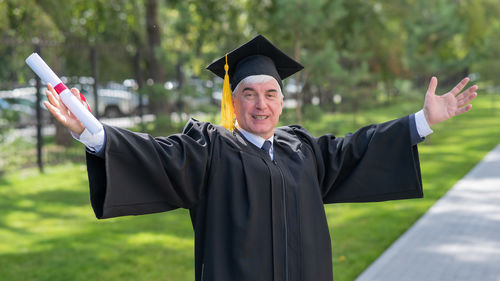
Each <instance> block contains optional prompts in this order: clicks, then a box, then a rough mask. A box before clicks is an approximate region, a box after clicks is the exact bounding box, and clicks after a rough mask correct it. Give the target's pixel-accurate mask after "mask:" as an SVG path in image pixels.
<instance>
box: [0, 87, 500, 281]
mask: <svg viewBox="0 0 500 281" xmlns="http://www.w3.org/2000/svg"><path fill="white" fill-rule="evenodd" d="M419 106H421V105H420V104H413V103H412V104H410V103H408V104H404V105H394V106H392V107H388V108H387V107H386V108H380V109H376V110H370V111H369V112H365V113H363V115H361V114H360V115H359V116H357V117H356V123H354V122H353V119H354V118H353V116H352V115H351V114H328V115H324V116H323V117H322V120H319V121H314V122H305V123H304V124H303V125H304V127H306V128H308V129H309V130H310V131H311V132H312V133H313V134H315V135H319V134H324V133H336V134H337V135H343V134H345V133H346V132H349V131H354V130H355V129H356V128H359V127H360V126H362V125H364V124H369V123H376V122H383V121H386V120H390V119H394V118H397V117H400V116H403V115H406V114H410V113H413V112H415V111H417V110H418V109H419ZM492 112H493V111H492V109H491V105H490V103H489V98H488V97H482V96H480V97H479V98H478V99H477V101H476V102H474V108H473V110H472V111H471V112H470V113H468V114H467V115H464V116H460V117H457V118H455V119H454V120H451V121H449V122H446V123H444V124H442V125H438V126H436V128H435V133H434V134H432V135H431V137H429V138H428V139H427V141H426V142H425V143H423V144H420V145H419V151H420V160H421V168H422V176H423V184H424V192H425V198H424V199H416V200H403V201H395V202H385V203H366V204H335V205H328V206H325V211H326V214H327V217H328V221H329V224H330V231H331V236H332V243H333V261H334V275H335V280H336V281H348V280H353V279H354V278H355V277H356V276H357V275H358V274H359V273H361V272H362V270H363V269H365V268H366V267H367V266H368V265H369V264H370V263H371V262H372V261H373V260H374V259H375V258H377V257H378V256H379V255H380V254H381V253H382V252H383V250H384V249H386V248H387V247H388V246H389V245H390V244H391V243H392V242H393V241H394V240H395V239H397V238H398V237H399V236H400V235H401V234H402V233H403V232H404V231H405V230H406V229H408V227H410V226H411V225H412V224H413V223H414V222H415V221H416V220H417V219H418V218H419V217H420V216H421V215H422V214H423V213H424V212H425V211H426V210H427V209H428V208H429V207H430V206H432V204H433V203H434V202H435V201H436V200H437V199H439V198H440V197H441V196H442V195H443V194H444V193H446V191H447V190H448V189H449V188H450V187H451V186H452V185H453V184H454V183H455V182H456V181H457V180H458V179H460V178H461V177H463V176H464V175H465V174H466V173H467V172H468V171H469V170H470V169H471V168H472V167H473V166H474V165H475V164H476V163H477V162H478V161H479V160H480V159H481V158H482V157H483V156H484V155H485V153H487V152H488V151H489V150H491V149H492V148H493V147H494V146H495V145H496V144H497V143H498V142H500V130H498V128H499V125H500V116H495V115H493V114H492ZM499 112H500V111H499ZM256 246H258V245H256ZM193 247H194V242H193V230H192V225H191V222H190V219H189V215H188V212H187V211H186V210H175V211H172V212H169V213H163V214H154V215H147V216H137V217H124V218H116V219H109V220H101V221H99V220H97V219H96V218H95V216H94V214H93V212H92V209H91V207H90V203H89V192H88V180H87V175H86V169H85V166H84V165H65V166H57V167H48V168H46V172H45V174H39V173H38V172H37V171H36V170H34V169H33V170H23V171H19V172H17V173H15V174H10V175H8V176H7V177H4V178H0V280H14V281H15V280H19V281H20V280H23V281H25V280H148V281H149V280H181V281H182V280H194V255H193V253H194V249H193Z"/></svg>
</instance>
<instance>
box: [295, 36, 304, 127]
mask: <svg viewBox="0 0 500 281" xmlns="http://www.w3.org/2000/svg"><path fill="white" fill-rule="evenodd" d="M299 41H300V40H299V35H298V34H297V33H295V36H294V42H293V45H294V54H293V58H294V59H295V60H296V61H299V56H300V44H299ZM301 78H302V71H299V73H297V75H296V81H297V89H298V90H297V93H296V96H295V99H296V100H297V107H296V108H295V117H296V118H297V123H298V124H301V123H302V87H301V86H302V85H301V84H302V79H301Z"/></svg>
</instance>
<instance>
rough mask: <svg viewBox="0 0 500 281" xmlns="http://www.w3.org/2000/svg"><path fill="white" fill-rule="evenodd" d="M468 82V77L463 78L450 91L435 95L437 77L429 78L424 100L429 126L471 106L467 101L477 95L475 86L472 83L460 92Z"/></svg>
mask: <svg viewBox="0 0 500 281" xmlns="http://www.w3.org/2000/svg"><path fill="white" fill-rule="evenodd" d="M468 82H469V78H464V79H463V80H462V81H460V83H458V84H457V85H456V86H455V87H454V88H453V89H452V90H451V91H449V92H448V93H446V94H444V95H442V96H438V95H436V87H437V78H436V77H432V78H431V82H430V83H429V88H428V89H427V93H426V94H425V102H424V115H425V118H426V119H427V123H428V124H429V126H432V125H435V124H438V123H441V122H443V121H446V120H448V119H450V118H452V117H453V116H456V115H459V114H462V113H465V112H467V111H469V110H470V109H471V108H472V104H469V103H470V102H471V101H472V100H473V99H474V98H475V97H476V96H477V93H476V90H477V86H476V85H474V86H472V87H470V88H468V89H467V90H465V91H463V92H461V91H462V90H463V89H464V88H465V85H467V83H468ZM460 92H461V93H460Z"/></svg>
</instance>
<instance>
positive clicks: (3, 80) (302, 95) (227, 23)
mask: <svg viewBox="0 0 500 281" xmlns="http://www.w3.org/2000/svg"><path fill="white" fill-rule="evenodd" d="M499 12H500V2H498V1H494V0H477V1H476V0H474V1H472V0H438V1H434V0H421V1H413V0H398V1H374V0H369V1H365V0H363V1H361V0H359V1H358V0H335V1H331V0H310V1H309V0H307V1H306V0H303V1H301V0H261V1H247V0H235V1H213V0H199V1H197V0H188V1H176V0H164V1H161V0H140V1H131V0H111V1H105V0H93V1H88V0H85V1H84V0H81V1H79V0H72V1H58V0H0V58H1V61H2V62H1V64H0V108H1V114H0V128H1V129H0V141H1V142H2V146H3V148H2V154H3V155H4V156H3V157H2V158H3V160H2V161H1V162H0V171H4V170H6V169H9V167H10V168H13V167H16V166H15V165H14V164H13V163H14V162H16V163H19V164H21V163H20V162H23V161H22V160H20V159H16V160H15V161H14V160H9V159H5V155H6V154H5V153H7V151H9V149H5V145H6V144H7V143H12V141H14V140H17V142H18V144H19V145H21V142H22V141H24V142H26V141H28V142H29V139H30V138H34V137H36V136H37V132H38V134H41V135H42V136H54V141H55V143H56V144H58V145H66V146H70V145H71V144H72V143H73V142H72V141H71V139H70V137H68V134H67V133H66V132H65V131H64V130H60V128H58V127H57V126H56V127H55V128H54V126H53V125H50V124H52V123H53V122H52V121H51V120H50V117H49V116H48V114H47V110H46V109H45V108H44V107H43V106H41V107H40V106H39V105H40V103H41V102H42V101H43V99H45V95H44V92H45V89H44V85H42V84H40V81H37V79H36V77H35V75H34V74H33V72H32V71H31V70H30V69H29V68H28V67H27V66H26V64H25V63H24V60H25V58H26V57H27V56H28V55H29V54H31V53H32V52H38V53H40V54H41V56H42V57H43V58H44V59H45V60H46V62H47V63H48V64H49V65H50V66H51V67H52V68H53V69H54V71H55V72H56V73H57V74H59V76H61V77H63V80H64V82H65V83H66V84H68V85H69V86H70V87H78V88H79V89H81V90H82V92H83V93H84V94H85V96H86V97H87V99H89V102H90V104H91V105H92V108H93V110H94V114H96V115H97V116H98V117H99V118H117V117H133V116H140V117H142V118H139V119H137V118H135V119H130V118H129V119H126V120H121V122H122V123H117V124H118V125H122V126H133V125H136V124H141V125H140V127H139V129H143V130H146V127H145V126H144V120H145V119H146V121H147V120H149V121H151V120H156V118H157V117H159V120H161V122H160V123H161V124H162V125H160V127H162V128H160V130H157V131H155V132H154V133H159V134H168V133H171V130H172V129H173V130H174V131H175V130H176V129H179V128H182V125H175V124H176V123H181V124H182V123H184V122H185V121H186V119H187V118H188V117H190V116H197V117H200V118H202V119H203V118H205V119H208V120H209V121H210V120H211V121H215V122H217V120H216V119H217V111H218V103H219V100H220V95H221V88H222V87H221V80H220V79H219V78H217V77H214V75H212V74H211V73H209V72H208V71H206V70H205V69H204V68H205V67H206V66H207V65H208V64H209V63H210V62H212V61H213V60H215V59H216V58H218V57H220V56H221V55H223V54H224V53H225V52H228V51H230V50H232V49H233V48H235V47H236V46H238V45H240V44H241V43H243V42H246V41H247V40H249V39H251V38H252V37H253V36H255V35H256V34H263V35H265V36H266V37H268V38H269V39H270V40H271V41H272V42H274V43H275V44H276V45H277V46H278V47H279V48H281V49H283V50H284V51H285V52H286V53H288V54H290V55H291V56H292V57H294V58H295V59H296V60H298V61H299V62H301V63H302V64H303V65H304V66H305V70H304V71H302V72H300V73H299V74H297V75H295V76H293V78H292V79H288V80H287V81H286V82H285V93H286V101H285V105H286V108H287V110H286V113H285V116H284V120H286V121H289V122H292V123H301V122H302V121H303V118H304V115H306V118H307V117H308V116H309V115H313V116H314V115H318V114H321V113H322V112H324V111H326V112H335V111H344V112H353V113H357V112H359V111H360V110H362V109H365V108H373V107H378V106H381V105H387V104H391V103H397V102H398V101H399V100H401V99H403V100H409V99H412V98H417V99H421V97H422V95H423V93H422V89H424V87H425V86H426V84H427V83H428V80H429V79H430V77H431V76H432V75H436V76H437V77H438V78H439V82H440V86H450V85H454V84H455V83H456V82H458V81H459V80H460V79H461V78H462V77H464V76H467V75H468V76H470V77H471V79H472V80H473V81H480V85H481V88H482V90H483V91H492V92H494V91H495V87H496V83H495V79H496V77H497V75H498V73H499V72H500V62H499V60H498V59H497V58H498V56H499V55H500V44H499V41H500V39H499V37H498V36H497V34H499V31H500V19H499V17H498V14H499ZM37 94H41V96H37ZM96 100H97V103H96ZM38 111H40V112H38ZM37 114H38V115H37ZM37 116H39V117H37ZM144 116H145V117H144ZM38 120H40V122H38ZM141 121H142V123H141ZM37 122H38V124H39V126H42V128H41V129H38V130H37V128H36V125H37ZM104 122H108V121H107V120H106V121H104ZM123 122H125V123H123ZM138 122H139V123H138ZM111 124H113V123H112V122H111ZM22 128H28V129H24V130H20V129H22ZM334 132H335V130H334ZM19 137H21V139H22V141H21V140H20V139H19ZM48 141H49V143H51V142H52V140H48ZM38 142H41V139H40V138H39V139H38ZM38 146H40V144H39V145H38ZM29 147H32V146H30V145H29V144H27V146H24V148H25V149H23V151H26V150H27V149H28V148H29ZM41 149H42V151H43V146H42V148H41ZM48 149H49V150H50V147H49V148H48ZM15 150H19V148H16V149H15ZM66 151H68V150H66ZM27 154H32V155H33V153H32V152H27ZM35 154H36V153H35ZM38 154H40V152H38ZM51 154H52V153H49V155H51ZM52 155H54V154H52ZM18 156H19V155H16V158H19V157H18ZM26 157H27V158H26V159H25V161H24V162H26V163H22V164H23V166H25V165H28V166H29V165H30V164H31V165H32V164H33V163H38V165H41V164H43V160H38V161H33V159H32V158H30V157H29V155H27V156H26ZM58 157H62V156H58ZM56 158H57V157H56ZM46 160H47V159H46ZM40 161H42V162H40ZM48 161H57V159H49V160H48Z"/></svg>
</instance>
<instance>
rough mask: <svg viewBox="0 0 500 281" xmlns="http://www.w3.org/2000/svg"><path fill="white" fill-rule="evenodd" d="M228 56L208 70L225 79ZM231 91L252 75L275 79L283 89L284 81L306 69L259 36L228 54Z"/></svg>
mask: <svg viewBox="0 0 500 281" xmlns="http://www.w3.org/2000/svg"><path fill="white" fill-rule="evenodd" d="M225 64H226V56H223V57H221V58H220V59H218V60H216V61H214V62H213V63H212V64H210V65H209V66H207V69H208V70H210V71H212V72H213V73H215V75H217V76H219V77H221V78H224V74H225V70H224V65H225ZM227 64H228V66H229V71H228V75H229V81H230V83H231V90H233V91H234V88H235V87H236V85H238V83H239V82H240V81H241V80H243V79H245V78H246V77H248V76H251V75H260V74H266V75H270V76H272V77H274V78H275V79H276V80H277V81H278V83H279V85H280V87H281V88H283V83H282V80H283V79H285V78H287V77H289V76H290V75H292V74H294V73H296V72H298V71H300V70H302V69H303V68H304V67H303V66H302V65H301V64H299V63H298V62H296V61H295V60H293V59H292V58H290V57H289V56H287V55H286V54H285V53H283V52H282V51H281V50H280V49H278V48H276V46H274V45H273V44H272V43H271V42H269V40H267V39H266V38H265V37H264V36H262V35H258V36H256V37H255V38H253V39H252V40H250V41H248V42H247V43H245V44H243V45H241V46H240V47H238V48H236V49H234V50H233V51H231V52H230V53H228V54H227Z"/></svg>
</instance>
